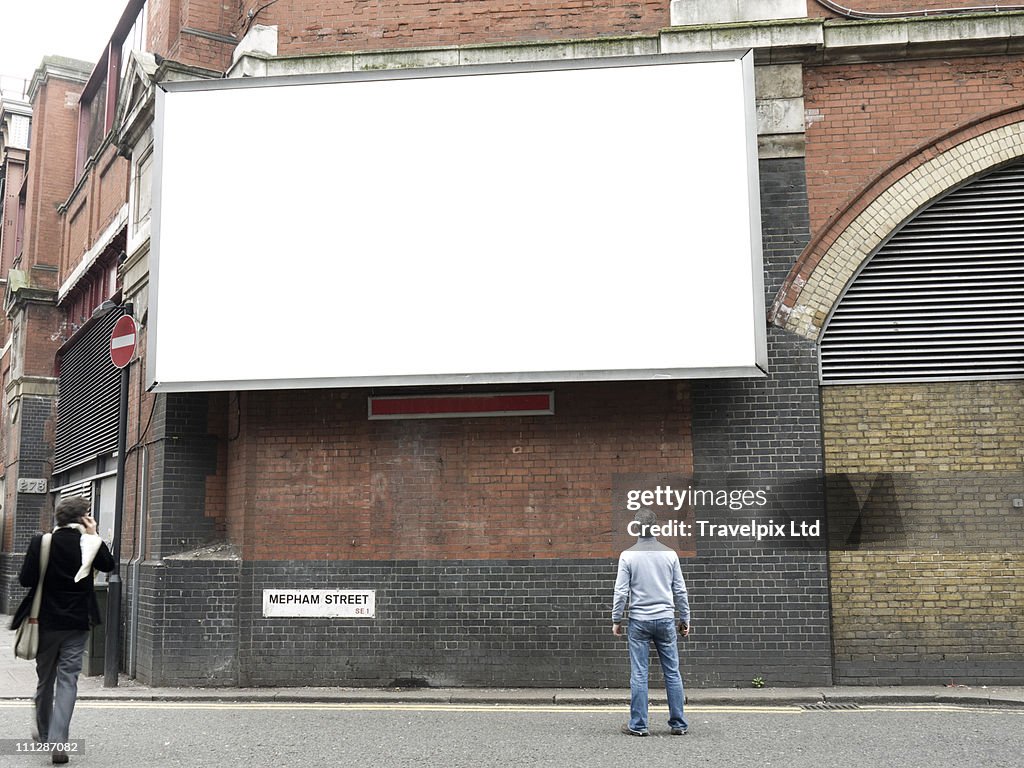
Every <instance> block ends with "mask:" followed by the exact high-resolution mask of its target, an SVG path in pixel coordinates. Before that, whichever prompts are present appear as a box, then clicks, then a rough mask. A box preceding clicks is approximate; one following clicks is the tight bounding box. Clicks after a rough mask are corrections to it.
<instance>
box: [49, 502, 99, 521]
mask: <svg viewBox="0 0 1024 768" xmlns="http://www.w3.org/2000/svg"><path fill="white" fill-rule="evenodd" d="M90 512H92V505H91V504H90V503H89V500H88V499H86V498H85V497H84V496H71V497H69V498H66V499H63V500H62V501H61V502H60V504H58V505H57V511H56V512H55V513H54V517H56V518H57V525H68V524H70V523H77V522H78V521H79V520H81V519H82V518H83V517H85V516H86V515H88V514H89V513H90Z"/></svg>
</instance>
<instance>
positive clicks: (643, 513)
mask: <svg viewBox="0 0 1024 768" xmlns="http://www.w3.org/2000/svg"><path fill="white" fill-rule="evenodd" d="M633 519H634V520H636V521H637V522H638V523H640V535H641V536H652V535H653V534H652V533H651V526H652V525H654V524H655V523H657V522H658V514H657V513H656V512H655V511H654V510H653V509H651V508H650V507H641V508H640V509H639V511H637V513H636V517H634V518H633Z"/></svg>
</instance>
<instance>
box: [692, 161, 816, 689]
mask: <svg viewBox="0 0 1024 768" xmlns="http://www.w3.org/2000/svg"><path fill="white" fill-rule="evenodd" d="M760 174H761V217H762V242H763V253H764V268H765V269H764V272H765V294H766V302H770V301H771V298H772V297H774V295H775V293H776V292H777V291H778V289H779V286H780V285H781V284H782V281H783V279H784V278H785V276H786V274H787V273H788V271H789V268H790V266H791V265H792V263H793V261H794V260H795V259H796V257H797V256H798V255H799V253H800V251H801V250H802V249H803V247H804V246H805V245H806V243H807V240H808V231H809V230H808V217H807V192H806V183H805V177H804V163H803V160H801V159H785V160H765V161H762V162H761V163H760ZM768 373H769V375H768V376H767V378H763V379H733V380H714V381H699V382H694V387H693V390H692V391H693V454H694V478H695V482H694V485H695V487H700V488H717V487H734V488H766V489H767V493H768V497H769V499H770V506H768V507H765V508H764V509H755V510H751V509H748V510H746V511H745V512H743V513H729V514H727V515H723V514H722V513H721V512H720V511H718V510H701V509H697V510H695V518H696V519H701V518H702V517H704V518H705V519H709V520H712V521H714V522H718V523H725V522H733V523H742V522H744V521H749V520H750V519H751V518H752V517H757V518H758V519H761V518H764V519H769V518H774V519H775V521H776V522H781V521H782V520H785V521H786V522H787V523H788V521H790V520H796V521H808V522H810V521H814V520H821V521H822V534H823V536H822V537H821V538H819V539H817V540H813V541H810V542H801V541H791V542H788V543H787V544H786V545H784V546H779V544H778V543H775V544H770V543H768V542H760V543H758V542H751V541H744V540H729V539H707V538H702V539H700V540H699V541H698V549H697V558H695V559H686V560H684V561H683V574H684V576H685V577H686V578H687V584H688V586H689V588H690V593H691V604H692V606H693V612H694V634H693V636H692V638H691V639H690V640H689V641H688V644H687V648H688V652H687V656H688V658H689V661H690V664H691V666H693V667H694V668H695V671H696V672H697V673H698V674H699V673H700V671H701V670H705V672H704V679H706V680H707V681H708V682H709V683H711V684H716V685H726V684H739V685H748V684H749V683H750V680H751V679H752V678H753V677H756V676H762V677H764V678H765V680H766V681H767V682H768V683H769V684H779V683H783V682H785V683H790V684H797V683H804V684H828V683H829V682H830V681H831V637H830V617H829V587H828V554H827V545H826V539H825V538H824V533H825V530H824V527H825V522H824V521H825V503H824V494H823V491H822V485H821V474H820V473H821V444H822V443H821V426H820V397H819V393H818V384H817V364H816V353H815V347H814V344H813V343H811V342H809V341H805V340H803V339H799V338H797V337H795V336H793V335H790V334H786V333H784V332H782V331H780V330H778V329H776V328H773V327H769V330H768ZM751 512H753V514H751ZM744 518H745V520H744ZM798 524H799V522H798Z"/></svg>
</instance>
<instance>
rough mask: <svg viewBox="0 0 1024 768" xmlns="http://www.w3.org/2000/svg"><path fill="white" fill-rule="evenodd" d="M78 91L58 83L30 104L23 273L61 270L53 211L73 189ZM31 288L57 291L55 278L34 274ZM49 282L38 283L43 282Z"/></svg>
mask: <svg viewBox="0 0 1024 768" xmlns="http://www.w3.org/2000/svg"><path fill="white" fill-rule="evenodd" d="M81 92H82V86H81V85H80V84H78V83H68V82H66V81H63V80H58V79H56V78H52V77H51V78H50V79H49V81H48V82H47V83H46V84H45V85H42V86H41V87H40V88H39V91H38V92H37V94H36V98H35V101H34V102H33V103H32V142H31V143H32V150H31V155H30V161H29V169H28V174H29V180H28V201H27V209H26V212H25V249H24V262H23V263H22V265H21V267H22V269H29V268H31V267H32V266H34V265H36V264H45V265H49V266H52V267H57V266H59V264H58V259H59V254H60V219H59V217H58V214H57V206H58V205H60V204H61V203H63V202H64V201H65V200H67V198H68V195H70V194H71V190H72V188H73V187H74V183H75V150H76V147H77V144H76V142H77V140H78V96H79V94H80V93H81ZM32 279H33V282H34V285H35V287H38V288H54V289H55V288H56V287H57V277H56V273H53V272H51V273H46V272H36V273H34V274H33V275H32ZM44 280H45V281H47V282H41V281H44Z"/></svg>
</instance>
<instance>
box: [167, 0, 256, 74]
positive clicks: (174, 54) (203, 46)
mask: <svg viewBox="0 0 1024 768" xmlns="http://www.w3.org/2000/svg"><path fill="white" fill-rule="evenodd" d="M262 4H263V3H262V2H260V3H257V4H256V6H255V7H259V5H262ZM241 5H242V3H235V2H227V0H150V1H149V4H148V6H147V8H148V14H149V16H148V18H147V24H148V25H149V27H148V30H149V31H148V35H149V49H150V50H151V51H153V52H154V53H159V54H160V55H161V56H164V57H166V58H168V59H173V60H174V61H179V62H181V63H183V64H189V65H191V66H195V67H203V68H205V69H212V70H215V71H223V70H225V69H226V68H227V67H228V65H229V64H230V63H231V53H232V51H233V50H234V47H235V44H234V43H228V42H221V41H218V40H211V39H210V38H209V37H203V36H201V35H197V34H195V31H199V32H209V33H213V34H215V35H225V36H227V35H233V34H235V33H236V32H237V31H238V28H237V22H238V18H239V15H238V14H239V7H240V6H241ZM246 7H249V6H246ZM183 30H186V31H183Z"/></svg>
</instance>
